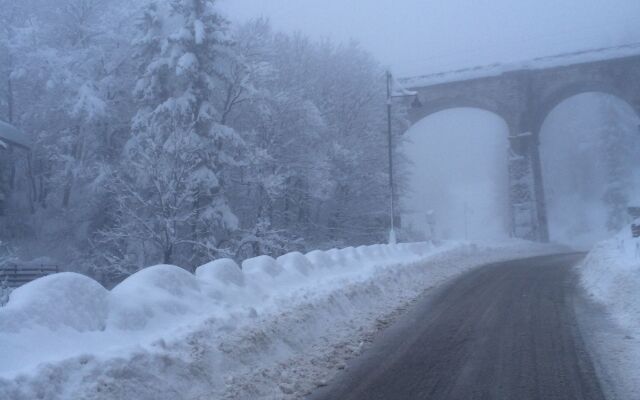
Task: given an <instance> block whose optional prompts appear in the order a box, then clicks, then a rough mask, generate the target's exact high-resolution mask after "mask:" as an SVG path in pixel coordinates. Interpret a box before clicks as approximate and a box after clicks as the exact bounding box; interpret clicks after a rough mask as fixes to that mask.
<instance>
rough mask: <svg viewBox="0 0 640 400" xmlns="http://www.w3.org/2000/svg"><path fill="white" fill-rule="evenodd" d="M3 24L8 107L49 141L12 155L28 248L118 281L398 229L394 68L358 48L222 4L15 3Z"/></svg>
mask: <svg viewBox="0 0 640 400" xmlns="http://www.w3.org/2000/svg"><path fill="white" fill-rule="evenodd" d="M0 26H1V28H0V55H1V57H0V118H2V119H5V120H8V121H9V122H11V123H13V124H15V125H17V126H19V127H20V128H21V129H22V130H23V131H25V132H26V133H27V134H29V135H30V136H31V137H32V138H33V140H34V143H35V147H34V149H33V151H32V152H31V154H29V155H27V154H25V153H24V152H19V151H12V152H8V151H5V152H3V153H2V154H1V155H0V158H1V159H2V163H3V165H4V167H3V169H2V171H1V174H2V180H0V189H1V191H2V193H4V194H5V196H6V197H7V212H6V215H5V216H4V217H2V225H1V228H0V238H1V239H2V240H3V241H4V242H8V243H10V244H12V245H13V246H14V247H15V248H16V250H17V252H18V254H20V255H22V256H23V257H28V256H39V255H51V256H53V257H54V258H56V259H57V260H58V262H62V263H65V265H63V267H65V268H66V267H68V268H71V269H76V270H83V269H84V270H85V271H88V272H93V273H98V272H100V273H106V274H107V275H108V276H109V277H110V278H113V277H115V276H118V275H123V274H128V273H131V272H133V271H135V270H137V269H139V268H141V267H144V266H147V265H150V264H153V263H159V262H166V263H175V264H177V265H181V266H184V267H193V266H197V265H199V264H200V263H203V262H205V261H207V260H209V259H211V258H215V257H222V256H226V257H229V256H230V257H234V258H244V257H248V256H252V255H256V254H258V253H267V254H272V255H278V254H281V253H283V252H286V251H289V250H293V249H305V248H309V247H327V246H335V245H342V244H349V245H356V244H360V243H371V242H375V241H380V240H383V239H384V238H385V235H386V232H385V231H386V229H387V225H388V216H387V208H388V190H387V188H386V182H387V180H386V177H385V173H386V153H385V136H384V122H385V121H384V119H383V118H384V114H383V112H382V111H383V110H384V104H385V98H384V96H385V91H384V86H383V85H384V79H383V72H382V71H381V69H380V67H379V65H378V64H377V63H376V62H375V60H374V59H372V57H371V56H370V55H369V54H368V53H366V52H365V51H363V50H362V49H360V48H359V47H358V46H357V45H356V44H348V45H335V44H332V43H330V42H326V41H323V42H314V41H310V40H309V39H307V38H305V37H304V36H301V35H296V34H292V35H289V34H282V33H277V32H273V31H272V30H271V27H270V26H269V23H268V22H267V21H264V20H258V21H254V22H251V23H247V24H245V25H243V26H231V25H230V24H229V22H227V21H226V20H225V19H224V18H223V17H222V16H221V15H220V14H218V12H217V10H216V5H215V2H214V1H213V0H162V1H160V0H157V1H145V2H133V3H131V2H125V1H120V0H109V1H97V0H59V1H55V2H50V1H45V0H24V1H20V2H15V1H9V0H0ZM398 115H399V117H398V119H399V121H396V123H398V124H401V123H402V121H401V116H402V110H401V108H400V109H399V113H398Z"/></svg>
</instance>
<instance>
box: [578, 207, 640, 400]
mask: <svg viewBox="0 0 640 400" xmlns="http://www.w3.org/2000/svg"><path fill="white" fill-rule="evenodd" d="M635 223H636V224H639V223H640V220H637V221H635ZM579 273H580V281H581V283H582V286H583V287H584V288H585V289H586V291H587V293H588V294H589V296H590V298H591V299H592V300H595V301H596V302H597V303H599V304H600V305H602V306H604V309H605V311H606V314H607V316H608V317H609V318H610V320H611V321H609V322H608V323H607V326H606V327H596V329H595V332H593V331H594V329H593V328H592V329H591V331H592V332H591V333H592V336H594V340H595V344H596V347H597V348H596V349H595V351H596V353H597V358H600V359H601V360H600V362H601V363H602V364H603V365H602V368H603V373H604V374H605V376H604V377H603V378H604V380H605V381H607V382H606V385H607V386H610V387H609V388H608V389H609V390H611V391H612V393H610V396H611V397H612V398H619V399H640V373H638V371H640V238H633V237H632V236H631V230H630V228H629V227H626V228H625V229H624V230H623V231H622V232H620V233H619V234H618V235H617V236H615V237H614V238H612V239H609V240H606V241H603V242H600V243H598V244H597V245H596V246H595V247H594V248H593V249H592V250H591V252H590V253H589V255H588V256H587V258H586V259H585V261H584V263H583V264H582V265H581V266H580V268H579Z"/></svg>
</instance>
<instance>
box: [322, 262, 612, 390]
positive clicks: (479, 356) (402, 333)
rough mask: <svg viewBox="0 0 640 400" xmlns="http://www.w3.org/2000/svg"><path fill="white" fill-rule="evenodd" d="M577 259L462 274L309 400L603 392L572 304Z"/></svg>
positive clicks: (514, 264)
mask: <svg viewBox="0 0 640 400" xmlns="http://www.w3.org/2000/svg"><path fill="white" fill-rule="evenodd" d="M581 259H582V256H581V255H575V254H574V255H571V254H569V255H553V256H543V257H537V258H530V259H523V260H518V261H508V262H501V263H497V264H493V265H489V266H486V267H484V268H481V269H476V270H474V271H472V272H470V273H467V274H465V275H463V276H462V277H460V278H458V279H457V280H456V281H455V282H453V283H452V284H450V285H447V286H445V287H443V288H442V289H441V290H440V291H439V292H438V293H437V294H436V295H434V296H433V297H431V298H426V299H425V300H423V301H422V302H421V303H419V304H417V305H416V307H415V308H414V309H412V311H411V312H409V313H408V314H406V315H405V316H404V317H403V318H402V319H401V320H400V321H398V323H397V324H396V325H394V326H392V327H391V328H389V329H387V330H386V331H384V332H383V333H382V334H381V336H380V337H379V338H378V339H376V341H375V342H374V344H373V346H372V348H371V349H369V350H368V351H366V352H364V353H363V354H362V356H361V357H359V358H358V359H356V360H355V361H354V363H353V365H352V367H351V368H349V369H348V370H347V372H346V373H345V374H343V375H342V376H340V377H339V378H338V379H336V380H335V381H334V382H333V383H331V384H330V385H329V386H327V387H326V388H323V389H321V390H320V391H318V392H317V393H316V394H314V396H312V399H314V400H320V399H322V400H324V399H327V400H328V399H341V400H350V399H351V400H354V399H362V400H364V399H367V400H374V399H403V400H411V399H430V400H438V399H448V400H452V399H460V400H462V399H464V400H473V399H491V400H498V399H505V400H514V399H518V400H527V399H547V400H550V399H562V400H571V399H576V400H596V399H604V397H603V394H602V391H601V388H600V384H599V383H598V379H597V377H596V374H595V371H594V368H593V366H592V363H591V360H590V358H589V355H588V354H587V352H586V351H585V348H584V344H583V340H582V338H581V334H580V332H579V329H578V327H577V323H576V316H575V313H574V307H573V296H574V294H575V293H576V292H575V289H576V283H577V281H578V280H577V278H576V276H575V274H574V272H573V270H572V267H573V266H574V265H575V264H576V263H578V262H579V261H580V260H581Z"/></svg>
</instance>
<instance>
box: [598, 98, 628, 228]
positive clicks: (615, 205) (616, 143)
mask: <svg viewBox="0 0 640 400" xmlns="http://www.w3.org/2000/svg"><path fill="white" fill-rule="evenodd" d="M602 116H603V121H604V127H603V129H602V131H601V134H600V139H601V151H602V156H603V164H604V171H605V176H606V187H605V192H604V196H603V200H604V202H605V204H606V206H607V209H608V215H607V229H609V230H610V231H612V232H616V231H618V230H619V229H621V228H622V227H623V226H624V224H625V223H627V222H628V219H629V216H628V214H627V207H628V206H629V193H630V191H631V190H632V170H631V165H632V158H633V154H634V151H633V150H634V147H633V144H634V137H633V135H635V134H636V132H635V126H634V125H633V124H630V123H629V121H633V120H634V118H633V116H629V115H625V110H624V109H622V108H621V107H620V104H616V103H615V102H614V98H612V97H604V98H603V100H602Z"/></svg>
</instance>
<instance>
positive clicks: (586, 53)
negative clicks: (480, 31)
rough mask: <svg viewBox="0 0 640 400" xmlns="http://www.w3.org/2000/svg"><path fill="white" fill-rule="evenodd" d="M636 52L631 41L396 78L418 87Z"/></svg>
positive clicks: (639, 49) (636, 46)
mask: <svg viewBox="0 0 640 400" xmlns="http://www.w3.org/2000/svg"><path fill="white" fill-rule="evenodd" d="M638 55H640V43H634V44H627V45H622V46H616V47H606V48H600V49H589V50H581V51H575V52H572V53H564V54H557V55H553V56H544V57H537V58H534V59H531V60H526V61H519V62H509V63H495V64H490V65H483V66H477V67H472V68H463V69H458V70H455V71H446V72H438V73H433V74H427V75H422V76H416V77H405V78H401V79H399V80H400V82H401V83H402V84H403V85H404V86H406V87H410V88H417V87H425V86H433V85H438V84H442V83H449V82H459V81H467V80H471V79H478V78H487V77H491V76H500V75H502V74H504V73H506V72H512V71H521V70H539V69H546V68H553V67H562V66H567V65H575V64H585V63H590V62H596V61H603V60H613V59H617V58H625V57H631V56H638Z"/></svg>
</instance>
